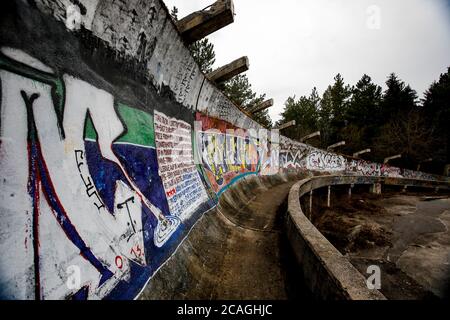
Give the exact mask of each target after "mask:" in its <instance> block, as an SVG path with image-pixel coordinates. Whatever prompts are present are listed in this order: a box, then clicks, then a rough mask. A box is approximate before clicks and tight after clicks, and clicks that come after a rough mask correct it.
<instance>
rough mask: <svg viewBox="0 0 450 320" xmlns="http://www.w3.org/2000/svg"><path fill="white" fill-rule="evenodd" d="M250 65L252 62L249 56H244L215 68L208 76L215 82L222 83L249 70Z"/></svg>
mask: <svg viewBox="0 0 450 320" xmlns="http://www.w3.org/2000/svg"><path fill="white" fill-rule="evenodd" d="M249 66H250V64H249V62H248V58H247V57H242V58H239V59H237V60H234V61H233V62H231V63H229V64H227V65H224V66H223V67H220V68H219V69H216V70H214V71H213V72H211V73H208V74H207V75H206V77H207V78H208V79H209V80H211V81H213V82H215V83H222V82H225V81H227V80H230V79H231V78H233V77H234V76H237V75H238V74H240V73H242V72H245V71H247V70H248V68H249Z"/></svg>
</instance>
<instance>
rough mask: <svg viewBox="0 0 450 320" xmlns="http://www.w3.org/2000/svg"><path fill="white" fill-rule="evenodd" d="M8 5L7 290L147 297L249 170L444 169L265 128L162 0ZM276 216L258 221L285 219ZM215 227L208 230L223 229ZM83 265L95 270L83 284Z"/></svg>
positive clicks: (2, 291)
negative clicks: (347, 152)
mask: <svg viewBox="0 0 450 320" xmlns="http://www.w3.org/2000/svg"><path fill="white" fill-rule="evenodd" d="M1 7H2V10H0V86H1V90H0V95H1V97H0V98H1V99H0V103H1V106H0V109H1V112H0V127H1V130H0V134H1V137H0V138H1V140H0V141H1V143H0V176H1V177H2V179H0V226H1V230H2V233H1V236H0V253H1V254H2V259H0V297H2V298H8V299H132V298H135V297H136V294H137V293H138V292H139V291H140V290H141V289H142V287H143V286H144V285H145V284H146V282H147V281H148V280H149V279H150V278H151V277H152V276H154V275H155V274H157V273H158V270H159V268H160V267H161V266H162V265H163V264H164V263H165V262H166V261H167V259H169V258H170V257H171V256H172V254H173V253H174V251H175V250H176V248H177V247H178V246H180V244H182V243H183V241H184V240H185V238H186V236H187V234H189V232H190V231H191V229H192V227H193V225H194V224H195V223H196V222H197V221H199V219H201V218H202V217H203V215H204V214H206V216H205V218H204V220H201V221H206V222H204V223H208V220H207V217H208V215H209V214H210V212H211V209H212V208H214V207H215V206H216V205H217V202H218V201H219V199H220V198H221V197H222V195H223V194H226V191H227V190H228V189H229V188H230V187H231V186H232V185H233V184H234V183H236V182H237V181H239V180H242V179H244V178H245V177H248V176H249V175H255V176H260V177H264V176H266V175H274V176H277V174H281V173H283V172H284V171H285V170H288V169H289V170H293V171H295V172H298V173H301V172H305V171H306V172H313V171H314V172H315V171H319V172H322V173H327V172H334V173H336V174H338V175H343V174H355V175H362V176H367V177H368V176H383V177H393V178H395V177H403V178H406V177H410V178H416V179H423V180H434V181H437V180H441V179H443V177H437V176H433V175H429V174H426V173H423V172H415V171H411V170H405V169H401V168H395V167H390V166H385V165H381V164H376V163H370V162H365V161H360V160H358V161H356V160H355V159H350V158H347V157H344V156H342V155H338V154H335V153H332V152H327V151H324V150H320V149H317V148H313V147H311V146H308V145H305V144H302V143H298V142H295V141H292V140H290V139H288V138H286V137H281V139H280V140H281V141H280V143H276V142H275V141H272V142H271V143H268V141H267V139H265V138H264V135H263V134H261V135H260V136H256V134H257V131H258V130H257V129H263V128H262V127H261V126H260V125H259V124H258V123H256V122H255V121H253V120H252V119H251V117H249V116H248V115H247V114H246V113H243V112H242V111H241V110H239V108H237V107H236V106H235V105H234V104H233V103H232V102H231V101H230V100H229V99H227V97H226V96H225V95H224V94H223V93H222V92H221V91H220V90H219V89H218V88H217V87H216V85H215V84H214V83H213V82H212V81H210V80H208V79H207V78H206V77H205V75H204V74H203V73H202V72H201V71H200V68H199V66H198V65H197V64H196V62H195V60H194V59H193V57H192V56H191V54H190V51H189V49H188V48H187V46H186V45H185V42H184V40H183V37H182V35H181V34H180V33H179V31H178V29H177V27H176V25H175V23H174V21H173V19H172V18H171V17H170V15H169V12H168V10H167V8H166V7H165V5H164V3H163V2H162V1H160V0H154V1H140V0H129V1H123V0H92V1H91V0H77V1H69V0H55V1H47V0H33V1H25V0H23V1H14V0H5V1H2V5H1ZM68 22H71V23H68ZM72 22H73V23H72ZM49 30H51V32H49ZM197 125H198V126H197ZM194 129H195V130H194ZM210 129H214V130H210ZM228 129H240V131H242V132H243V135H241V134H239V136H236V135H232V134H230V133H228V132H227V131H228ZM255 129H256V130H255ZM211 131H213V132H211ZM242 132H241V133H242ZM174 133H176V135H175V134H174ZM229 141H235V142H236V143H229ZM212 144H214V145H215V147H214V148H211V145H212ZM236 145H237V146H239V148H236V147H235V146H236ZM180 149H182V150H183V151H185V152H184V153H183V156H181V157H178V154H176V156H175V155H174V153H175V151H179V150H180ZM225 154H226V155H230V156H228V157H226V158H225V157H224V155H225ZM241 159H245V161H244V163H242V161H240V160H241ZM194 160H199V161H198V163H197V162H196V161H194ZM270 179H275V178H270ZM270 181H271V180H267V183H269V184H270ZM254 191H255V190H251V189H250V188H248V189H245V190H244V189H243V193H242V195H250V194H253V195H254ZM269 195H270V193H269ZM242 199H244V198H242ZM245 199H247V198H245ZM247 200H248V199H247ZM255 210H256V209H255ZM249 212H253V213H252V214H255V213H254V210H253V209H252V210H250V209H249ZM244 213H245V210H244V211H243V212H240V211H237V214H238V217H237V220H235V222H239V221H240V220H242V219H243V217H244V216H245V215H244ZM234 214H236V213H233V214H230V215H229V218H230V220H232V219H233V217H234V216H233V215H234ZM259 214H260V213H259V212H258V213H256V214H255V216H258V215H259ZM258 217H259V218H261V217H260V216H258ZM235 218H236V217H235ZM232 221H233V220H232ZM242 221H245V223H251V224H250V225H253V224H255V223H256V221H258V219H250V218H246V219H243V220H242ZM261 221H263V220H261ZM264 221H265V224H264V225H258V224H256V229H258V228H263V229H264V228H265V227H266V224H267V223H268V224H267V228H270V227H271V220H270V219H269V220H267V219H265V220H264ZM209 222H210V223H211V230H210V231H208V232H213V231H212V230H214V228H216V227H217V230H219V231H220V229H221V228H222V227H221V224H220V223H219V222H217V221H216V222H214V221H209ZM200 223H202V222H199V224H200ZM258 223H259V222H258ZM223 228H224V229H226V228H225V227H223ZM194 230H195V229H194ZM219 231H218V232H219ZM253 231H257V230H253ZM230 237H231V238H233V237H234V236H231V233H230ZM236 237H238V235H236ZM235 239H238V238H235ZM246 239H252V238H251V237H250V236H249V237H248V238H246ZM187 241H189V238H188V240H187ZM186 244H189V242H186ZM267 245H269V244H267ZM264 248H268V247H266V245H265V244H264V245H263V246H262V249H261V250H262V251H264V250H265V249H264ZM214 250H219V249H217V247H214V246H213V247H212V248H211V251H212V252H214ZM236 250H237V249H236ZM187 252H189V251H187ZM218 252H222V251H218ZM201 254H202V252H200V253H196V252H192V254H191V255H190V256H186V257H185V260H184V262H182V263H181V264H182V265H184V266H186V268H187V267H189V268H193V267H196V268H198V270H202V269H201V268H199V266H201V265H202V264H200V263H199V264H196V263H193V264H190V263H189V261H190V260H195V259H197V258H200V259H202V258H203V257H202V256H201ZM249 254H250V253H249ZM220 261H221V260H220V258H219V259H217V263H219V262H220ZM224 261H225V260H224ZM249 261H250V260H249ZM215 263H216V261H211V262H204V264H205V265H210V266H212V267H214V265H215ZM220 263H222V262H220ZM224 263H225V262H224ZM77 268H79V269H77ZM71 270H72V271H73V270H79V271H80V274H82V277H81V278H80V279H79V280H80V281H78V284H77V285H74V286H67V283H68V282H67V281H68V280H73V278H70V277H71V276H72V274H71ZM274 274H276V272H275V273H274ZM177 277H182V273H178V274H176V275H175V276H174V277H172V278H170V277H168V278H166V279H165V281H166V282H169V281H171V280H170V279H175V278H177ZM207 277H209V271H208V270H207V271H205V275H204V276H201V278H202V279H204V278H207ZM68 278H70V279H68ZM224 279H226V278H224ZM75 280H76V279H75ZM224 281H225V280H224ZM227 281H228V280H227ZM230 281H231V280H230ZM75 282H77V281H75ZM176 283H177V282H176V281H175V282H174V284H171V283H170V284H168V287H170V286H175V285H176ZM216 283H217V282H216ZM226 283H228V282H226ZM169 293H170V291H169ZM169 293H167V294H169ZM162 295H163V294H162Z"/></svg>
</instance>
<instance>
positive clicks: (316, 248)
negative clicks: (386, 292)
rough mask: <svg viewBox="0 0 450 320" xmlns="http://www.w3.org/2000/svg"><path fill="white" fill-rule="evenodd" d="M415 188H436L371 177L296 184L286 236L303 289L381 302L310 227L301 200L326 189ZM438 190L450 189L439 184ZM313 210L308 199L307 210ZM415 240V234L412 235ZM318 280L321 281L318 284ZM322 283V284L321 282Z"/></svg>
mask: <svg viewBox="0 0 450 320" xmlns="http://www.w3.org/2000/svg"><path fill="white" fill-rule="evenodd" d="M381 182H383V183H385V184H389V185H416V186H421V187H427V188H431V189H433V188H435V187H436V186H435V182H428V181H421V180H411V179H392V178H389V179H383V178H374V177H355V176H353V177H350V176H347V177H345V176H341V177H338V176H334V177H333V176H324V177H316V178H312V179H305V180H302V181H300V182H298V183H296V184H295V185H294V186H293V187H292V189H291V191H290V194H289V202H288V215H287V219H286V222H285V223H286V232H287V235H288V238H289V240H290V243H291V245H292V247H293V248H294V252H295V253H296V255H297V259H298V261H299V264H300V265H301V268H300V271H301V272H303V276H304V279H305V283H306V285H307V286H308V287H309V288H310V290H311V292H312V293H313V294H314V295H315V296H316V297H320V298H321V299H351V300H353V299H357V300H359V299H363V300H366V299H384V296H383V295H382V294H381V293H380V292H379V291H377V290H369V289H368V288H367V285H366V283H365V278H364V277H363V276H362V274H361V273H359V271H358V270H357V269H356V268H355V267H354V266H353V265H352V264H351V263H350V261H349V259H348V258H346V257H344V256H343V255H342V254H341V253H340V252H339V251H338V250H337V249H336V248H335V247H334V246H333V245H332V244H331V243H330V242H329V241H328V240H327V239H326V238H325V237H324V236H323V235H322V234H321V233H320V232H319V231H318V230H317V229H316V228H315V226H314V225H313V224H312V223H311V221H310V220H309V219H308V218H307V217H306V215H305V214H304V213H303V210H302V208H301V205H300V200H299V199H300V198H301V197H302V196H303V195H307V194H309V195H310V196H311V194H312V191H313V190H315V189H318V188H321V187H324V186H329V185H346V184H355V185H356V184H369V185H370V184H379V183H381ZM440 188H444V189H447V190H448V189H450V184H448V183H441V184H440ZM311 208H312V205H311V198H310V205H309V209H311ZM408 235H409V233H408ZM411 236H412V237H414V232H413V233H411ZM319 279H320V280H319ZM324 279H325V280H324Z"/></svg>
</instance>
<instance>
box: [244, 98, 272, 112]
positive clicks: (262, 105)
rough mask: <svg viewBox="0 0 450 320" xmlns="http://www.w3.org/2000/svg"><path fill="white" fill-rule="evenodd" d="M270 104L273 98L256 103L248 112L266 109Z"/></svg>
mask: <svg viewBox="0 0 450 320" xmlns="http://www.w3.org/2000/svg"><path fill="white" fill-rule="evenodd" d="M272 106H273V99H269V100H266V101H264V102H263V103H261V104H259V105H257V106H256V107H254V108H253V109H251V110H250V111H249V112H250V113H257V112H261V111H263V110H266V109H268V108H270V107H272Z"/></svg>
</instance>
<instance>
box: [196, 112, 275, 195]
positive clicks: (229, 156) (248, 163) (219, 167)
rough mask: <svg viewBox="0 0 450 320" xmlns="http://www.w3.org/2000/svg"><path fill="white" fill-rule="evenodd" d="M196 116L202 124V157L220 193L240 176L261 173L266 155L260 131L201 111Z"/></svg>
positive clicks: (211, 180) (212, 181) (200, 145)
mask: <svg viewBox="0 0 450 320" xmlns="http://www.w3.org/2000/svg"><path fill="white" fill-rule="evenodd" d="M196 119H197V121H198V122H200V123H201V125H200V127H199V128H198V130H196V135H197V146H198V149H199V150H198V152H199V159H200V160H201V162H202V165H203V167H204V171H205V174H206V176H207V179H208V181H209V183H210V185H211V187H212V189H213V190H214V191H215V192H216V193H217V194H218V195H220V194H221V193H222V192H223V191H225V190H226V188H227V187H228V186H229V185H230V184H232V183H233V182H234V181H236V180H238V179H239V178H241V177H243V176H246V175H249V174H258V173H259V172H260V168H261V159H263V158H264V157H263V156H262V149H261V148H260V143H259V141H258V137H257V136H256V134H254V135H252V134H251V133H250V132H249V131H247V130H242V129H239V128H236V127H234V126H232V125H230V124H228V123H226V122H224V121H220V120H218V119H214V118H210V117H207V116H204V115H202V114H200V113H197V116H196ZM266 149H267V148H266ZM264 154H265V155H267V152H265V153H264Z"/></svg>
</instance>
